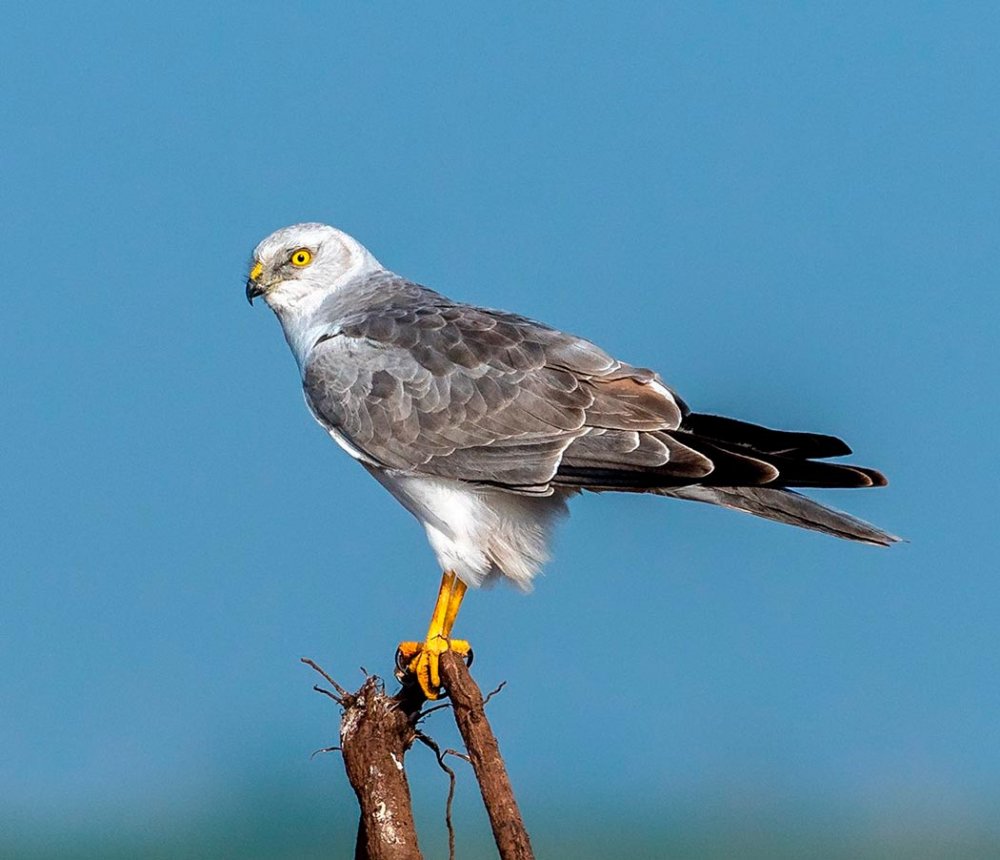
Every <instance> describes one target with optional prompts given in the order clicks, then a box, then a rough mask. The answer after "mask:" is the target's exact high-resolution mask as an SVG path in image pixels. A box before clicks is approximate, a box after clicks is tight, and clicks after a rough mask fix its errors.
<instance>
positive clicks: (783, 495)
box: [658, 485, 901, 546]
mask: <svg viewBox="0 0 1000 860" xmlns="http://www.w3.org/2000/svg"><path fill="white" fill-rule="evenodd" d="M658 493H659V495H663V496H673V497H674V498H678V499H687V500H690V501H694V502H705V503H707V504H710V505H721V506H722V507H724V508H730V509H732V510H737V511H745V512H746V513H748V514H753V515H754V516H758V517H764V518H765V519H768V520H775V521H777V522H779V523H787V524H789V525H793V526H799V527H800V528H804V529H812V530H813V531H818V532H824V533H825V534H829V535H835V536H836V537H839V538H845V539H847V540H854V541H860V542H861V543H867V544H872V545H875V546H890V545H891V544H894V543H897V542H898V541H900V540H901V538H899V537H897V536H896V535H893V534H889V533H888V532H884V531H882V530H881V529H880V528H877V527H876V526H873V525H871V524H870V523H866V522H865V521H864V520H859V519H858V518H857V517H852V516H851V515H850V514H845V513H842V512H841V511H837V510H834V509H833V508H828V507H826V506H825V505H821V504H820V503H819V502H814V501H813V500H812V499H809V498H806V497H805V496H802V495H799V494H798V493H796V492H794V491H792V490H779V489H773V488H770V487H706V486H704V485H691V486H687V487H673V488H670V489H663V490H660V491H658Z"/></svg>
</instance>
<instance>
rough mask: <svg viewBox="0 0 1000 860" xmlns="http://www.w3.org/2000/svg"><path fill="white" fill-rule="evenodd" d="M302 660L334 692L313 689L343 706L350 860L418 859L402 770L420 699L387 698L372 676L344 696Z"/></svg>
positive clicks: (314, 665)
mask: <svg viewBox="0 0 1000 860" xmlns="http://www.w3.org/2000/svg"><path fill="white" fill-rule="evenodd" d="M302 662H304V663H306V664H307V665H309V666H311V667H312V668H313V669H315V670H316V671H317V672H319V673H320V674H321V675H323V676H324V678H326V680H327V682H328V683H329V684H330V685H331V686H332V687H334V689H336V690H337V693H336V694H331V693H330V692H329V691H327V690H323V689H322V688H319V687H317V688H316V689H317V690H318V691H319V692H321V693H325V694H326V695H328V696H330V698H333V699H334V700H335V701H337V702H338V704H340V705H341V707H342V708H343V714H342V715H341V719H340V751H341V754H342V755H343V757H344V767H345V769H346V770H347V778H348V779H349V780H350V783H351V787H352V788H353V789H354V793H355V794H356V795H357V798H358V806H359V807H360V809H361V817H360V820H359V822H358V836H357V841H356V844H355V849H354V857H355V860H422V856H423V855H421V853H420V848H419V845H418V844H417V829H416V826H415V825H414V822H413V809H412V806H411V803H410V786H409V783H408V782H407V779H406V771H405V770H404V768H403V759H404V756H405V755H406V751H407V750H408V749H409V748H410V747H411V746H412V745H413V741H414V740H415V739H416V737H417V732H416V727H415V726H416V720H417V715H418V712H419V709H420V700H418V699H415V698H414V697H412V696H405V697H403V698H400V697H398V696H387V695H386V694H385V690H384V689H383V686H382V682H381V680H380V679H379V678H377V677H374V676H372V677H369V678H367V679H366V680H365V682H364V684H362V686H361V689H360V690H358V691H357V692H356V693H348V692H347V691H346V690H345V689H344V688H343V687H341V686H340V685H339V684H338V683H337V682H336V681H334V680H333V679H332V678H331V677H330V676H329V675H327V674H326V672H324V671H323V670H322V669H320V668H319V666H317V665H316V664H315V663H313V662H312V661H311V660H305V659H303V661H302Z"/></svg>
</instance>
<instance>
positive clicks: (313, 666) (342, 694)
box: [299, 657, 351, 704]
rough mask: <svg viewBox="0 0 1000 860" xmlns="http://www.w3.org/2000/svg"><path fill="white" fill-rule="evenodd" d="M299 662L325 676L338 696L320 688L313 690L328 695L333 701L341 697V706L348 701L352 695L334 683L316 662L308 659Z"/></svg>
mask: <svg viewBox="0 0 1000 860" xmlns="http://www.w3.org/2000/svg"><path fill="white" fill-rule="evenodd" d="M299 660H300V662H302V663H305V664H306V665H307V666H308V667H309V668H310V669H313V670H314V671H316V672H319V674H320V675H322V676H323V679H324V680H325V681H326V682H327V683H328V684H329V685H330V686H331V687H333V689H335V690H336V691H337V695H336V696H334V695H333V694H332V693H331V692H330V691H329V690H321V689H320V688H319V687H313V689H314V690H316V691H317V692H318V693H326V695H328V696H329V697H330V698H331V699H337V698H338V696H339V698H340V703H341V704H343V703H344V701H346V700H347V699H348V698H350V695H351V694H350V693H348V692H347V690H345V689H344V688H343V687H341V686H340V684H338V683H337V682H336V681H334V680H333V678H331V677H330V676H329V675H328V674H327V673H326V670H325V669H323V668H322V667H321V666H319V665H318V664H317V663H316V662H314V661H313V660H310V659H309V658H308V657H300V658H299Z"/></svg>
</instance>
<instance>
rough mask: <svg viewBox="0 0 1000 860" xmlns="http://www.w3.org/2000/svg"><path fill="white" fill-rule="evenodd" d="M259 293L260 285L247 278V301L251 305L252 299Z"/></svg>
mask: <svg viewBox="0 0 1000 860" xmlns="http://www.w3.org/2000/svg"><path fill="white" fill-rule="evenodd" d="M260 293H261V290H260V285H259V284H258V283H257V282H256V281H255V280H254V279H253V278H247V301H248V302H249V303H250V306H251V307H253V300H254V299H255V298H257V296H259V295H260Z"/></svg>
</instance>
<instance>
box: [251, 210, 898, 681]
mask: <svg viewBox="0 0 1000 860" xmlns="http://www.w3.org/2000/svg"><path fill="white" fill-rule="evenodd" d="M246 295H247V299H249V300H250V301H251V302H253V299H254V298H255V297H257V296H263V297H264V299H265V301H266V302H267V303H268V305H270V306H271V309H272V310H273V311H274V312H275V313H276V314H277V316H278V319H279V320H280V322H281V327H282V329H283V330H284V333H285V338H286V339H287V340H288V344H289V346H290V347H291V349H292V353H293V354H294V355H295V360H296V361H297V362H298V365H299V370H300V371H301V373H302V383H303V387H304V389H305V395H306V402H307V403H308V404H309V408H310V409H311V410H312V413H313V415H314V416H315V418H316V420H317V421H319V423H320V424H322V425H323V427H324V428H326V430H327V432H328V433H329V434H330V435H331V436H332V437H333V438H334V440H335V441H336V442H337V444H339V445H340V446H341V447H342V448H343V449H344V450H345V451H347V453H348V454H350V455H351V456H352V457H354V458H355V459H356V460H358V461H359V462H360V463H361V465H363V466H364V467H365V468H366V469H367V470H368V471H369V472H370V473H371V474H372V475H373V476H374V477H375V478H376V479H377V480H378V481H379V482H381V483H382V485H383V486H384V487H385V488H386V489H388V490H389V492H390V493H392V494H393V495H394V496H395V497H396V499H397V500H398V501H399V502H400V503H401V504H402V505H403V506H404V507H405V508H406V509H407V510H408V511H410V512H411V513H412V514H413V515H414V516H415V517H416V518H417V519H418V520H420V522H421V523H422V524H423V526H424V528H425V529H426V530H427V537H428V539H429V541H430V544H431V546H432V547H433V549H434V552H435V553H436V555H437V558H438V562H439V563H440V565H441V568H442V569H443V570H444V571H445V573H444V576H443V578H442V581H441V589H440V592H439V594H438V600H437V604H436V606H435V609H434V614H433V616H432V619H431V623H430V627H429V629H428V631H427V637H426V639H425V641H424V642H422V643H419V642H404V643H401V645H400V652H399V654H400V659H401V665H403V666H404V667H405V668H407V669H408V670H409V671H410V672H412V673H413V674H414V675H415V676H416V678H417V680H418V681H419V683H420V686H421V687H422V688H423V690H424V692H425V694H426V695H427V696H428V698H431V699H433V698H436V697H437V695H438V693H439V689H440V676H439V673H438V661H439V657H440V655H441V654H442V653H444V651H446V650H448V649H451V650H454V651H457V652H459V653H467V652H468V648H469V646H468V643H467V642H464V641H462V640H457V639H451V630H452V626H453V624H454V622H455V617H456V615H457V614H458V609H459V606H460V605H461V602H462V598H463V597H464V595H465V590H466V587H467V586H469V585H472V586H476V585H479V584H480V583H482V582H483V581H484V580H488V579H492V578H500V577H506V578H507V579H510V580H512V581H513V582H514V583H516V584H517V585H518V586H520V587H521V588H525V589H526V588H528V587H529V586H530V583H531V579H532V577H533V576H534V575H535V574H536V573H537V572H538V570H539V569H540V567H541V566H542V564H543V563H544V562H545V560H546V558H547V552H546V544H547V542H548V537H549V532H550V530H551V528H552V525H553V523H554V521H555V520H556V519H558V518H559V517H560V516H561V515H563V514H565V513H566V501H567V499H569V497H570V496H572V495H574V494H576V493H579V492H580V491H581V490H591V491H594V492H607V491H612V490H615V491H619V492H628V493H651V494H653V495H657V496H672V497H674V498H679V499H691V500H693V501H698V502H708V503H710V504H714V505H722V506H724V507H727V508H734V509H736V510H741V511H746V512H748V513H751V514H755V515H757V516H759V517H766V518H767V519H772V520H778V521H779V522H783V523H789V524H791V525H795V526H801V527H803V528H807V529H815V530H816V531H821V532H826V533H827V534H832V535H836V536H837V537H842V538H847V539H849V540H856V541H861V542H863V543H869V544H880V545H883V546H887V545H889V544H890V543H893V542H894V541H896V540H897V538H896V537H894V536H893V535H890V534H887V533H886V532H884V531H881V530H880V529H877V528H875V527H874V526H871V525H868V524H867V523H864V522H862V521H860V520H858V519H855V518H854V517H851V516H848V515H846V514H842V513H840V512H838V511H834V510H831V509H829V508H826V507H824V506H823V505H820V504H818V503H816V502H814V501H811V500H810V499H808V498H806V497H804V496H802V495H799V494H798V493H796V492H795V491H794V490H792V489H791V488H793V487H795V488H798V487H879V486H883V485H884V484H885V483H886V480H885V478H884V477H883V476H882V474H881V473H879V472H877V471H875V470H874V469H867V468H862V467H860V466H848V465H841V464H839V463H826V462H822V461H823V460H824V459H826V458H828V457H838V456H841V455H843V454H850V453H851V449H850V448H848V447H847V445H845V444H844V443H843V442H841V441H840V440H839V439H836V438H834V437H832V436H822V435H818V434H815V433H789V432H785V431H781V430H772V429H769V428H766V427H759V426H757V425H754V424H748V423H745V422H743V421H736V420H734V419H731V418H722V417H720V416H716V415H704V414H701V413H698V412H692V411H691V410H690V409H689V408H688V406H687V404H685V403H684V401H683V400H681V398H680V397H678V396H677V395H676V394H674V393H673V392H672V391H671V390H670V389H669V388H667V386H666V385H665V384H664V383H663V381H662V380H661V379H660V377H659V376H658V375H657V374H656V373H654V372H653V371H651V370H646V369H643V368H639V367H633V366H631V365H629V364H625V363H623V362H621V361H618V360H616V359H614V358H612V357H611V356H610V355H608V354H607V353H606V352H604V351H603V350H601V349H600V348H599V347H597V346H595V345H594V344H592V343H590V342H589V341H586V340H583V339H581V338H579V337H574V336H573V335H570V334H566V333H565V332H561V331H559V330H557V329H554V328H550V327H548V326H546V325H542V324H541V323H537V322H534V321H533V320H530V319H527V318H526V317H522V316H517V315H515V314H509V313H504V312H502V311H494V310H486V309H484V308H478V307H474V306H473V305H465V304H459V303H457V302H453V301H452V300H451V299H448V298H445V297H444V296H442V295H440V294H438V293H435V292H432V291H431V290H428V289H426V288H425V287H421V286H419V285H417V284H414V283H412V282H410V281H408V280H406V279H405V278H402V277H400V276H399V275H395V274H393V273H392V272H390V271H388V270H387V269H385V268H384V267H383V266H382V265H381V264H379V262H378V261H377V260H376V259H375V258H374V257H373V256H372V255H371V254H370V253H369V252H368V250H367V249H365V248H364V247H363V246H362V245H361V244H360V243H358V242H357V241H355V240H354V239H352V238H351V237H350V236H348V235H346V234H345V233H342V232H341V231H339V230H335V229H334V228H332V227H327V226H325V225H323V224H296V225H294V226H292V227H286V228H284V229H283V230H278V231H277V232H276V233H272V234H271V235H270V236H268V237H267V238H266V239H264V241H263V242H261V243H260V244H259V245H258V246H257V248H256V250H255V251H254V256H253V264H252V269H251V271H250V277H249V279H248V280H247V282H246Z"/></svg>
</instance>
